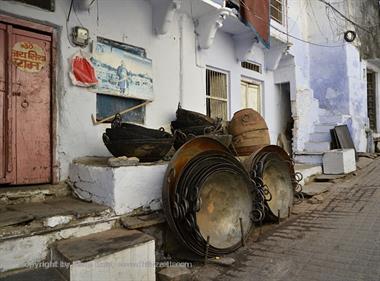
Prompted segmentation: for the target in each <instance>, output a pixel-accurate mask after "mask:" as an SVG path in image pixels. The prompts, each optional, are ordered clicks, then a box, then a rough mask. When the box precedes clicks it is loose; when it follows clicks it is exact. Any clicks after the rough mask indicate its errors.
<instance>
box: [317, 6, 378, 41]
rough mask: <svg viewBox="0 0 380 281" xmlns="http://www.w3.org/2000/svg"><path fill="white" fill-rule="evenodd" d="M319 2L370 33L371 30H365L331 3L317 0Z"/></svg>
mask: <svg viewBox="0 0 380 281" xmlns="http://www.w3.org/2000/svg"><path fill="white" fill-rule="evenodd" d="M318 1H319V2H321V3H323V4H325V5H326V6H328V7H330V8H331V9H332V10H333V11H335V12H336V13H337V14H338V15H339V16H340V17H342V18H344V19H345V20H346V21H348V22H349V23H351V24H352V25H354V26H356V27H358V28H360V29H361V30H364V31H365V32H368V33H370V34H371V33H372V32H371V31H369V30H367V29H366V28H364V27H362V26H361V25H359V24H358V23H356V22H354V21H353V20H351V19H350V18H348V17H346V16H345V15H344V14H343V13H342V12H341V11H339V10H338V9H337V8H335V7H334V6H333V5H331V4H330V3H328V2H327V1H326V0H318Z"/></svg>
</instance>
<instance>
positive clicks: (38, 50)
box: [12, 41, 46, 73]
mask: <svg viewBox="0 0 380 281" xmlns="http://www.w3.org/2000/svg"><path fill="white" fill-rule="evenodd" d="M12 63H13V64H15V65H16V67H17V68H18V69H19V70H21V71H25V72H31V73H33V72H40V71H41V69H42V68H43V67H44V66H45V64H46V54H45V51H44V49H43V48H42V47H41V46H39V45H37V44H35V43H32V42H26V41H22V42H17V43H16V44H15V45H14V46H13V48H12Z"/></svg>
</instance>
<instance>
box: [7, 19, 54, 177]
mask: <svg viewBox="0 0 380 281" xmlns="http://www.w3.org/2000/svg"><path fill="white" fill-rule="evenodd" d="M0 22H3V23H5V24H10V25H13V26H17V27H19V28H24V29H26V30H29V31H33V32H38V33H41V32H42V33H45V34H48V35H49V36H51V68H50V71H51V78H50V79H51V89H50V92H51V102H50V107H51V116H50V122H51V123H50V126H51V139H50V141H51V183H52V184H56V183H58V181H59V162H58V159H57V154H56V152H57V118H58V116H57V115H58V114H57V113H58V108H57V105H58V103H57V62H58V58H57V28H56V27H55V26H53V25H52V26H50V25H46V24H45V23H44V24H42V23H38V22H36V21H35V20H29V19H27V20H26V19H21V18H19V17H17V16H14V15H12V16H11V15H7V14H4V13H2V12H0ZM9 68H10V65H9V60H8V65H7V73H8V75H9V71H10V69H9ZM8 88H9V87H8Z"/></svg>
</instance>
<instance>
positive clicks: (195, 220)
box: [162, 136, 253, 256]
mask: <svg viewBox="0 0 380 281" xmlns="http://www.w3.org/2000/svg"><path fill="white" fill-rule="evenodd" d="M252 188H253V186H252V182H251V181H250V179H249V175H248V174H247V172H246V171H245V169H244V167H243V166H242V165H241V163H240V162H239V161H238V160H237V159H235V158H234V157H233V156H232V155H231V153H230V152H229V150H228V149H227V148H226V147H225V146H224V145H223V144H221V143H220V142H218V141H217V140H215V139H212V138H209V137H204V136H202V137H196V138H194V139H192V140H190V141H189V142H187V143H185V144H184V145H183V146H182V147H181V148H180V149H179V150H178V151H177V152H176V154H175V155H174V157H173V158H172V160H171V162H170V163H169V166H168V168H167V171H166V175H165V181H164V187H163V192H162V198H163V207H164V212H165V214H166V217H167V221H168V223H169V226H170V228H171V229H172V231H173V232H174V233H175V234H176V235H177V236H178V238H179V240H180V241H181V242H182V244H183V245H184V246H186V247H187V248H188V249H189V250H191V251H192V252H194V253H196V254H197V255H200V256H203V255H205V249H206V244H207V237H209V240H210V247H209V256H219V255H222V254H227V253H230V252H232V251H234V250H236V249H237V248H239V247H240V246H241V242H240V241H241V239H242V237H246V236H247V234H248V232H249V231H250V229H251V225H252V224H251V220H250V214H251V211H252V202H253V195H252ZM240 218H242V222H243V230H244V231H243V233H242V232H241V229H240V220H239V219H240Z"/></svg>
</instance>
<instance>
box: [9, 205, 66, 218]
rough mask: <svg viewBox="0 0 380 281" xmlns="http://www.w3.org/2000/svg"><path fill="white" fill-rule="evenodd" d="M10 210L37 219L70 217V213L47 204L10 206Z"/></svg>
mask: <svg viewBox="0 0 380 281" xmlns="http://www.w3.org/2000/svg"><path fill="white" fill-rule="evenodd" d="M8 209H9V210H12V211H17V212H21V213H24V214H28V215H32V216H33V217H34V218H35V219H41V218H47V217H53V216H58V215H70V211H68V210H65V209H62V208H59V207H58V206H52V205H49V204H46V203H25V204H17V205H10V206H9V207H8Z"/></svg>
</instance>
